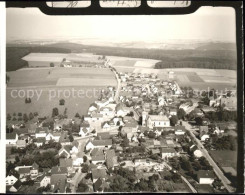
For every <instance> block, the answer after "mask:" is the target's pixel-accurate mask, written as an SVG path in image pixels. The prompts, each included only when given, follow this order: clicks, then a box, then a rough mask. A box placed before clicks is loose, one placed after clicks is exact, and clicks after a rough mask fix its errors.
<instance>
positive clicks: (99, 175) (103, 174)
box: [92, 169, 107, 179]
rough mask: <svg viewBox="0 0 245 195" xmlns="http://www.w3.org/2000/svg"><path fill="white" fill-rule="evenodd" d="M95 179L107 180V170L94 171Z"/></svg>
mask: <svg viewBox="0 0 245 195" xmlns="http://www.w3.org/2000/svg"><path fill="white" fill-rule="evenodd" d="M92 177H93V179H98V178H107V173H106V169H92Z"/></svg>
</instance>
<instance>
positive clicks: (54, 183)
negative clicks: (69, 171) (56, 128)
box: [50, 175, 67, 193]
mask: <svg viewBox="0 0 245 195" xmlns="http://www.w3.org/2000/svg"><path fill="white" fill-rule="evenodd" d="M66 184H67V176H66V175H51V179H50V185H51V189H52V192H53V193H65V192H66Z"/></svg>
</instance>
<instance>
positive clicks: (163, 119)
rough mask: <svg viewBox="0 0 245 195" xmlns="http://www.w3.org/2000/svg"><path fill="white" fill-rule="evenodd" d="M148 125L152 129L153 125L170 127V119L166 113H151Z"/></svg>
mask: <svg viewBox="0 0 245 195" xmlns="http://www.w3.org/2000/svg"><path fill="white" fill-rule="evenodd" d="M147 126H148V127H149V128H151V129H153V127H170V121H169V119H168V117H167V116H165V115H149V116H148V119H147Z"/></svg>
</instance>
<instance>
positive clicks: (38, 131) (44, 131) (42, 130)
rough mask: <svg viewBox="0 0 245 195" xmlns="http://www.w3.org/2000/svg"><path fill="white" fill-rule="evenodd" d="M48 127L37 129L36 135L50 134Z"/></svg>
mask: <svg viewBox="0 0 245 195" xmlns="http://www.w3.org/2000/svg"><path fill="white" fill-rule="evenodd" d="M48 131H49V129H48V127H38V128H36V133H48Z"/></svg>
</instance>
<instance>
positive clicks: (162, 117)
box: [149, 115, 169, 121]
mask: <svg viewBox="0 0 245 195" xmlns="http://www.w3.org/2000/svg"><path fill="white" fill-rule="evenodd" d="M149 118H150V119H151V120H152V121H169V119H168V117H167V116H165V115H149Z"/></svg>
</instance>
